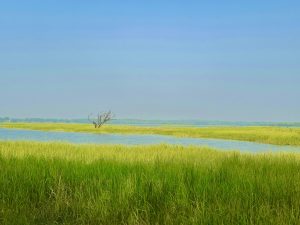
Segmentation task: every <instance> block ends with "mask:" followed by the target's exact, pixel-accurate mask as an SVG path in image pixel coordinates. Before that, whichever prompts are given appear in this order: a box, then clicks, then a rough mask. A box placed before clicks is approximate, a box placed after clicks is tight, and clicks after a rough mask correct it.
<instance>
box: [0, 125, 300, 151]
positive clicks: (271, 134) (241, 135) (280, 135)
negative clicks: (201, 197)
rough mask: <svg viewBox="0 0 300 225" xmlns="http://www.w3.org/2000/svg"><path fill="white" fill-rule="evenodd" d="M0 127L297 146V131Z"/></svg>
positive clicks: (188, 128)
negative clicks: (212, 139) (168, 136)
mask: <svg viewBox="0 0 300 225" xmlns="http://www.w3.org/2000/svg"><path fill="white" fill-rule="evenodd" d="M0 127H4V128H18V129H32V130H43V131H69V132H86V133H119V134H159V135H172V136H177V137H194V138H217V139H230V140H240V141H251V142H259V143H266V144H275V145H293V146H300V128H285V127H203V128H201V127H175V126H166V127H163V126H161V127H160V126H158V127H142V126H121V125H105V126H103V127H102V128H101V129H95V128H94V127H93V126H92V125H90V124H66V123H0Z"/></svg>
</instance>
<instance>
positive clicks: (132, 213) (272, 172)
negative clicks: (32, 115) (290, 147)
mask: <svg viewBox="0 0 300 225" xmlns="http://www.w3.org/2000/svg"><path fill="white" fill-rule="evenodd" d="M0 170H1V173H0V224H6V225H9V224H72V225H76V224H298V223H299V218H300V173H299V170H300V155H299V154H297V153H285V154H284V153H272V154H270V153H268V154H256V155H253V154H241V153H238V152H221V151H216V150H213V149H208V148H203V147H182V146H169V145H154V146H139V147H129V146H122V145H72V144H63V143H38V142H10V141H1V142H0Z"/></svg>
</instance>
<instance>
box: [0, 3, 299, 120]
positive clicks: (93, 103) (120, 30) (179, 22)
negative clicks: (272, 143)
mask: <svg viewBox="0 0 300 225" xmlns="http://www.w3.org/2000/svg"><path fill="white" fill-rule="evenodd" d="M299 7H300V2H297V1H292V0H288V1H272V2H268V1H264V2H262V1H258V0H254V1H251V2H240V1H226V2H219V3H218V4H216V3H214V2H200V1H189V2H188V3H187V2H185V3H183V2H182V1H172V2H171V3H170V2H168V1H157V0H154V1H151V2H140V1H136V0H130V1H126V2H124V1H109V2H104V3H103V2H81V1H69V0H65V1H47V0H46V1H42V2H41V1H37V0H35V1H33V0H29V1H26V2H25V1H24V2H20V1H15V0H12V1H8V2H5V3H2V4H1V8H0V26H1V35H0V50H1V51H0V116H3V117H4V116H9V117H16V118H84V117H85V116H87V115H88V114H89V113H97V112H98V111H106V110H112V111H113V112H114V113H115V114H116V116H117V118H133V119H147V120H153V119H162V120H194V119H197V120H209V121H255V122H259V121H268V122H269V121H274V122H299V121H300V104H299V102H300V101H299V99H300V88H299V87H300V41H299V36H300V26H299V24H298V23H299V22H298V21H300V14H299V13H298V11H299V10H298V9H299Z"/></svg>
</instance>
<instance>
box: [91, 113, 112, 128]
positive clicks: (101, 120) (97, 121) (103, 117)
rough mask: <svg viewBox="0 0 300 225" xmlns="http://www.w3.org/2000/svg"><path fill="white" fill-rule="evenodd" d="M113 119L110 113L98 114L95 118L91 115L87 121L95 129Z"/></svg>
mask: <svg viewBox="0 0 300 225" xmlns="http://www.w3.org/2000/svg"><path fill="white" fill-rule="evenodd" d="M112 118H113V114H112V112H111V111H108V112H104V113H98V114H97V116H96V117H93V114H90V115H89V116H88V120H89V121H90V122H91V123H93V124H94V127H95V128H100V127H101V126H102V125H103V124H105V123H107V122H108V121H110V120H111V119H112Z"/></svg>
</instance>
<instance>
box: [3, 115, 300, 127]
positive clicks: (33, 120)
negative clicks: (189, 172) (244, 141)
mask: <svg viewBox="0 0 300 225" xmlns="http://www.w3.org/2000/svg"><path fill="white" fill-rule="evenodd" d="M1 122H20V123H21V122H23V123H26V122H27V123H85V124H86V123H90V122H89V121H88V119H51V118H9V117H0V123H1ZM108 123H110V124H120V125H134V126H164V125H172V126H196V127H210V126H238V127H240V126H278V127H300V122H244V121H239V122H236V121H235V122H232V121H206V120H139V119H113V120H111V121H109V122H108Z"/></svg>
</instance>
